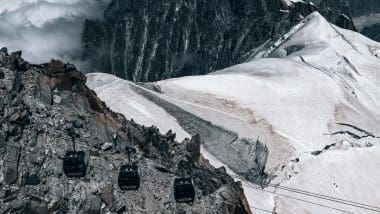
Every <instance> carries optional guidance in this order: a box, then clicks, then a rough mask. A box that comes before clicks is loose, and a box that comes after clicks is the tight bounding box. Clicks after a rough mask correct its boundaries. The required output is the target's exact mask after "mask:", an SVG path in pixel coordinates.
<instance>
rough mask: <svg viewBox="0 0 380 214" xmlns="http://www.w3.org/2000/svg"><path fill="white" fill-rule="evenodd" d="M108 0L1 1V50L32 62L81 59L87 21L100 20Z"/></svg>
mask: <svg viewBox="0 0 380 214" xmlns="http://www.w3.org/2000/svg"><path fill="white" fill-rule="evenodd" d="M109 1H110V0H12V1H10V0H0V47H3V46H6V47H8V49H9V50H11V51H14V50H23V56H24V58H25V59H26V60H28V61H31V62H33V63H41V62H46V61H49V60H50V59H51V58H59V59H62V60H66V61H67V60H70V61H73V60H74V61H75V60H76V57H79V56H80V51H81V47H82V45H81V33H82V30H83V23H84V20H85V19H86V18H90V19H100V18H101V17H102V15H103V11H104V10H105V8H106V7H107V5H108V3H109Z"/></svg>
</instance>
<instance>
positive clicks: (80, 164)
mask: <svg viewBox="0 0 380 214" xmlns="http://www.w3.org/2000/svg"><path fill="white" fill-rule="evenodd" d="M86 171H87V159H86V153H85V152H84V151H67V152H66V154H65V157H64V159H63V172H64V173H65V175H66V176H67V177H84V176H86Z"/></svg>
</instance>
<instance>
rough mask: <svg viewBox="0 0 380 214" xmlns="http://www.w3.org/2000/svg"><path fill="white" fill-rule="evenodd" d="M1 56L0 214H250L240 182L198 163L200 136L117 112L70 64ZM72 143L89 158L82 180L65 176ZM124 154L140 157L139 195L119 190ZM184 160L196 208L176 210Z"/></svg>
mask: <svg viewBox="0 0 380 214" xmlns="http://www.w3.org/2000/svg"><path fill="white" fill-rule="evenodd" d="M0 56H1V57H0V71H1V74H2V75H1V76H0V86H1V88H0V110H1V111H0V112H1V113H0V122H1V123H0V124H1V125H0V157H1V160H0V200H1V203H2V204H1V207H0V213H13V212H22V213H53V212H55V213H106V212H113V213H116V212H117V213H204V212H205V211H206V212H210V213H250V210H249V207H248V205H247V202H246V199H245V196H244V193H243V191H242V188H241V184H240V183H235V182H234V181H233V179H232V178H231V177H229V176H228V175H227V174H226V172H225V169H224V168H219V169H215V168H213V167H212V166H211V165H210V164H209V163H208V161H207V160H205V159H203V158H202V156H201V155H200V151H199V150H200V143H201V139H200V138H199V136H195V137H193V138H192V139H186V140H184V141H183V142H182V143H179V142H176V141H175V140H174V139H175V134H174V133H171V132H169V133H167V134H160V133H159V130H158V129H157V128H155V127H143V126H140V125H138V124H136V123H135V122H133V121H128V120H126V119H125V117H124V116H122V115H120V114H116V113H113V112H111V111H110V110H109V109H108V108H107V107H106V106H105V104H104V103H103V102H101V101H100V100H99V99H98V97H97V96H96V94H95V93H94V92H93V91H91V90H89V89H88V88H87V87H86V86H85V82H86V78H85V76H83V74H81V73H80V72H78V71H77V70H76V69H75V67H73V66H72V65H70V64H64V63H62V62H59V61H52V62H51V63H49V64H42V65H30V64H28V63H27V62H25V61H23V60H22V58H21V53H20V52H17V53H13V54H10V55H8V54H7V52H6V50H5V49H3V50H2V52H1V53H0ZM10 59H15V60H10ZM21 65H22V66H21ZM11 68H12V69H11ZM73 141H74V142H75V145H76V149H77V150H83V151H85V152H86V154H87V156H88V158H89V166H88V169H87V175H86V177H84V178H80V179H69V178H67V177H66V176H65V175H64V173H63V171H62V158H63V156H64V155H65V151H67V150H71V149H72V146H73ZM126 146H129V147H134V148H136V149H137V154H134V155H132V162H134V163H136V164H137V165H138V166H139V169H140V175H141V187H140V189H139V190H138V191H132V192H123V191H121V190H120V189H119V187H118V185H117V176H118V167H119V166H120V165H122V164H125V163H126V162H127V160H128V159H127V157H126V154H125V153H124V152H123V151H124V149H125V147H126ZM180 160H184V161H185V162H186V163H187V164H188V166H189V167H188V168H187V169H186V170H184V172H183V173H184V174H185V175H187V176H192V177H193V181H194V184H195V189H196V199H195V201H194V203H193V204H192V205H186V204H177V203H175V202H174V198H173V190H172V182H173V179H174V177H175V176H179V174H180V172H179V170H178V168H177V163H178V162H179V161H180ZM226 196H228V197H226Z"/></svg>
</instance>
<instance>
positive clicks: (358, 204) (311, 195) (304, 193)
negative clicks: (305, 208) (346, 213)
mask: <svg viewBox="0 0 380 214" xmlns="http://www.w3.org/2000/svg"><path fill="white" fill-rule="evenodd" d="M231 177H233V178H238V179H243V177H239V176H232V175H231ZM247 185H248V186H250V187H252V188H255V189H257V188H258V187H255V186H253V185H252V184H251V183H247ZM268 186H271V187H274V188H279V187H278V186H277V185H273V184H268ZM280 187H281V188H279V189H283V190H286V191H289V192H295V193H299V194H303V195H307V196H310V197H315V198H319V199H323V200H327V201H331V202H335V203H340V204H344V205H348V206H353V207H356V208H361V209H366V210H370V211H374V212H380V210H379V209H376V208H378V207H375V206H371V205H365V204H362V203H358V202H354V201H348V200H344V199H339V198H334V197H330V196H326V195H322V194H317V193H312V192H308V191H304V190H299V189H293V188H290V187H289V188H287V187H284V186H280ZM259 189H261V188H259ZM345 201H347V202H345ZM360 205H361V206H360Z"/></svg>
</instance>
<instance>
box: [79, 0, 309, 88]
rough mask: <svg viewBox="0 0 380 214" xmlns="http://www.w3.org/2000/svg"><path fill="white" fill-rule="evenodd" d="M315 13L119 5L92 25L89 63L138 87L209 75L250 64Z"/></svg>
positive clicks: (260, 4) (216, 5)
mask: <svg viewBox="0 0 380 214" xmlns="http://www.w3.org/2000/svg"><path fill="white" fill-rule="evenodd" d="M314 10H315V7H313V6H312V5H311V4H307V3H302V2H298V3H296V4H295V5H293V6H291V7H288V6H286V5H285V4H282V3H281V1H279V0H264V1H263V0H221V1H217V0H210V1H204V0H164V1H155V0H130V1H124V0H113V1H112V2H111V4H110V5H109V7H108V8H107V10H106V11H105V13H104V20H103V21H90V20H88V21H86V23H85V29H84V34H83V45H84V49H85V54H84V57H85V58H86V59H87V60H90V61H91V64H92V65H93V69H94V70H97V71H101V72H108V73H112V74H115V75H116V76H118V77H121V78H124V79H129V80H133V81H155V80H161V79H165V78H169V77H178V76H186V75H195V74H205V73H208V72H210V71H214V70H217V69H221V68H225V67H227V66H230V65H233V64H236V63H239V62H243V61H245V60H247V55H249V53H250V52H251V51H252V49H254V48H257V47H259V46H260V45H262V44H263V43H264V42H266V41H268V40H275V39H277V38H278V37H280V36H281V35H282V33H284V32H285V31H287V30H288V29H289V28H290V27H291V26H293V25H294V24H295V23H296V22H298V21H299V20H300V18H301V17H302V16H306V15H308V14H309V13H311V12H312V11H314Z"/></svg>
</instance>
